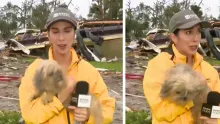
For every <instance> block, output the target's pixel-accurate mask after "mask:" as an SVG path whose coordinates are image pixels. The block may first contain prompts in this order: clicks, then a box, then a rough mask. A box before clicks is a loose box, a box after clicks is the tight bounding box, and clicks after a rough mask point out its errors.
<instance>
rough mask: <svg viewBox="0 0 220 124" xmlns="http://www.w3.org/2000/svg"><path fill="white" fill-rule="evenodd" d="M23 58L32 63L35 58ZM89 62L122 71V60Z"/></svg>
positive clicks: (100, 66) (97, 66)
mask: <svg viewBox="0 0 220 124" xmlns="http://www.w3.org/2000/svg"><path fill="white" fill-rule="evenodd" d="M24 59H25V61H26V62H28V63H32V62H33V61H34V60H35V59H36V58H29V57H25V58H24ZM89 63H91V64H92V65H93V66H95V67H96V68H104V69H109V70H113V71H118V72H122V62H96V61H92V62H89Z"/></svg>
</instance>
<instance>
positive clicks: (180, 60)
mask: <svg viewBox="0 0 220 124" xmlns="http://www.w3.org/2000/svg"><path fill="white" fill-rule="evenodd" d="M172 50H173V53H174V59H173V62H174V63H177V64H186V63H187V57H186V56H185V55H183V54H181V53H180V52H179V51H178V50H177V48H176V47H175V45H174V44H173V45H172ZM193 60H194V63H193V68H196V67H197V66H198V65H199V64H200V63H201V62H202V60H203V57H202V56H201V55H200V54H199V53H198V52H196V53H195V54H194V55H193Z"/></svg>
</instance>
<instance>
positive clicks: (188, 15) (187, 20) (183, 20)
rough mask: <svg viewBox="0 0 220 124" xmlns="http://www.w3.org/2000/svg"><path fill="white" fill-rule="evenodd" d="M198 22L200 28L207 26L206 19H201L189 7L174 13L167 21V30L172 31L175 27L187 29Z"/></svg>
mask: <svg viewBox="0 0 220 124" xmlns="http://www.w3.org/2000/svg"><path fill="white" fill-rule="evenodd" d="M197 24H200V25H201V28H206V27H209V26H210V25H209V23H208V22H207V21H202V20H200V19H199V17H198V16H197V15H196V14H195V13H194V12H193V11H192V10H189V9H186V10H182V11H180V12H178V13H175V14H174V15H173V16H172V17H171V19H170V22H169V31H170V32H171V33H173V32H174V31H175V30H176V29H188V28H191V27H193V26H194V25H197Z"/></svg>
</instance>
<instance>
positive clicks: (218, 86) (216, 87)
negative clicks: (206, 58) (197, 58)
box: [211, 70, 220, 93]
mask: <svg viewBox="0 0 220 124" xmlns="http://www.w3.org/2000/svg"><path fill="white" fill-rule="evenodd" d="M212 74H213V73H212ZM214 75H215V81H214V82H212V83H213V85H212V86H213V87H212V89H211V90H212V91H216V92H219V93H220V80H219V74H218V72H217V71H216V70H215V72H214Z"/></svg>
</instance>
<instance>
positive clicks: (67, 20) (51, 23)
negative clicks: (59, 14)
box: [46, 18, 76, 29]
mask: <svg viewBox="0 0 220 124" xmlns="http://www.w3.org/2000/svg"><path fill="white" fill-rule="evenodd" d="M58 21H66V22H69V23H71V24H72V25H73V28H74V29H76V25H75V24H74V23H73V22H72V21H71V20H69V19H64V18H62V19H61V18H57V19H54V20H53V21H51V22H49V23H48V24H47V25H46V29H48V28H49V27H50V26H51V25H53V24H54V23H56V22H58Z"/></svg>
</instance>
